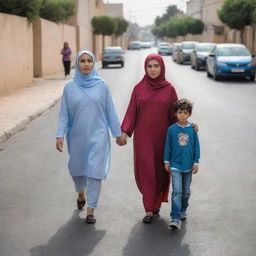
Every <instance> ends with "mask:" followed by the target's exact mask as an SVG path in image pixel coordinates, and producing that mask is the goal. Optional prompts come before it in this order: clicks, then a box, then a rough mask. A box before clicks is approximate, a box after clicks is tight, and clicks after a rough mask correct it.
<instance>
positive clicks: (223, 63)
mask: <svg viewBox="0 0 256 256" xmlns="http://www.w3.org/2000/svg"><path fill="white" fill-rule="evenodd" d="M217 66H221V67H225V66H227V64H226V63H225V62H219V61H218V62H217Z"/></svg>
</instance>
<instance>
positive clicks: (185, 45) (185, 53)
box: [177, 41, 198, 64]
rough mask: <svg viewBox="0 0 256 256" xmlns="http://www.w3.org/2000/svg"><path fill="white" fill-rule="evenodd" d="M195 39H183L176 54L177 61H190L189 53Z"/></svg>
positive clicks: (193, 46) (181, 62) (192, 48)
mask: <svg viewBox="0 0 256 256" xmlns="http://www.w3.org/2000/svg"><path fill="white" fill-rule="evenodd" d="M197 43H198V42H196V41H184V42H182V43H181V49H180V50H179V52H178V54H177V62H178V63H180V64H183V63H185V62H187V63H190V53H191V52H192V51H193V50H194V49H195V47H196V44H197Z"/></svg>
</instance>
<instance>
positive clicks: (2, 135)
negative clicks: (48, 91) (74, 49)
mask: <svg viewBox="0 0 256 256" xmlns="http://www.w3.org/2000/svg"><path fill="white" fill-rule="evenodd" d="M95 66H96V68H97V69H99V68H100V67H101V61H97V62H96V63H95ZM72 70H73V69H72ZM61 74H62V73H61ZM56 75H57V76H58V75H59V73H58V74H55V75H50V76H46V77H42V78H41V77H40V78H38V79H37V80H43V79H45V78H48V77H55V76H56ZM32 86H33V85H32ZM61 96H62V95H60V96H58V97H56V98H55V99H52V100H50V101H49V102H48V103H46V104H45V105H44V106H43V107H41V108H40V109H39V110H36V111H35V112H34V113H32V114H30V115H28V116H27V117H23V118H20V119H18V120H17V121H16V122H15V123H14V124H13V125H12V126H10V127H9V128H8V129H6V131H0V144H1V143H3V142H5V141H6V140H8V139H9V138H10V137H12V136H13V135H15V134H16V133H18V132H20V131H22V130H24V129H25V128H26V126H27V125H28V124H29V123H30V122H31V121H32V120H34V119H36V118H37V117H39V116H40V115H42V114H43V113H44V112H45V111H47V110H49V109H51V108H52V107H54V106H55V105H56V104H57V103H58V101H59V100H60V98H61Z"/></svg>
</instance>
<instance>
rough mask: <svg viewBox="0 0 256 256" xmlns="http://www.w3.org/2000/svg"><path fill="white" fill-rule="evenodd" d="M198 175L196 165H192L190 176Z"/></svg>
mask: <svg viewBox="0 0 256 256" xmlns="http://www.w3.org/2000/svg"><path fill="white" fill-rule="evenodd" d="M196 173H198V165H193V167H192V174H196Z"/></svg>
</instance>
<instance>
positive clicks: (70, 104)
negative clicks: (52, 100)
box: [56, 51, 121, 180]
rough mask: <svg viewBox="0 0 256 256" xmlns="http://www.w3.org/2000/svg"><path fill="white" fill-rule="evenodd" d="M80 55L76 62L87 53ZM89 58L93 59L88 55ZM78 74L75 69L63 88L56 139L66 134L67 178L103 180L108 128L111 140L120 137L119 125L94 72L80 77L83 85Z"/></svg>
mask: <svg viewBox="0 0 256 256" xmlns="http://www.w3.org/2000/svg"><path fill="white" fill-rule="evenodd" d="M81 52H82V53H81ZM81 52H79V53H78V55H77V61H78V58H79V57H80V56H81V55H82V54H83V53H87V54H88V51H86V52H85V51H81ZM79 54H80V55H79ZM89 55H91V56H92V57H93V59H94V56H93V55H92V53H90V52H89ZM76 63H77V62H76ZM78 72H80V71H79V69H78V68H77V67H76V74H75V76H74V78H73V79H72V80H71V81H69V82H68V83H67V84H66V85H65V88H64V91H63V96H62V101H61V109H60V113H59V121H58V130H57V135H56V138H59V137H64V136H65V134H66V138H67V146H68V152H69V163H68V167H69V171H70V174H71V176H86V177H88V178H94V179H101V180H102V179H106V176H107V174H108V171H109V167H110V138H109V128H110V130H111V133H112V135H113V137H118V136H121V129H120V123H119V120H118V116H117V113H116V110H115V107H114V104H113V101H112V98H111V94H110V91H109V88H108V86H107V85H106V83H105V82H104V81H103V80H102V79H100V78H99V77H98V76H97V72H96V70H95V69H94V70H93V71H92V74H93V77H90V79H87V78H88V76H87V77H86V75H83V76H85V77H86V79H87V80H86V79H85V80H86V81H87V82H85V83H83V84H82V83H80V79H81V72H80V74H79V73H78ZM77 75H79V76H80V77H78V78H77V77H76V76H77ZM83 76H82V79H84V78H83ZM85 80H84V81H85ZM87 85H88V86H87Z"/></svg>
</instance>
